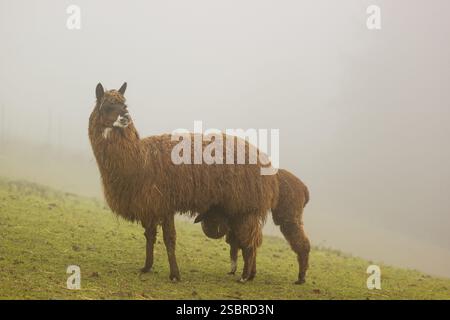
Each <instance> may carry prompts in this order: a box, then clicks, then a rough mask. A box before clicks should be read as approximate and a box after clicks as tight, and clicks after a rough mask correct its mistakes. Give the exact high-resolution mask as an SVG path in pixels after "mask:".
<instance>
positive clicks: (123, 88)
mask: <svg viewBox="0 0 450 320" xmlns="http://www.w3.org/2000/svg"><path fill="white" fill-rule="evenodd" d="M125 90H127V83H126V82H124V83H123V85H122V86H121V87H120V89H119V92H120V93H121V94H122V95H124V94H125Z"/></svg>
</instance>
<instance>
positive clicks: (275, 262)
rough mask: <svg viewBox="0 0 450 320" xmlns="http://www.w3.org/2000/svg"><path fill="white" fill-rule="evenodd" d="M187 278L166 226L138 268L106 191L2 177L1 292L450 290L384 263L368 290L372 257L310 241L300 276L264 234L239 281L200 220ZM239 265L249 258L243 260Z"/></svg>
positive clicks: (113, 295)
mask: <svg viewBox="0 0 450 320" xmlns="http://www.w3.org/2000/svg"><path fill="white" fill-rule="evenodd" d="M177 232H178V243H177V257H178V263H179V266H180V270H181V277H182V281H181V282H179V283H172V282H170V281H169V279H168V273H169V271H168V263H167V257H166V252H165V248H164V244H163V243H162V239H161V235H160V234H159V235H158V241H157V244H156V248H155V265H154V269H153V271H152V272H151V273H148V274H144V275H141V274H140V273H139V269H140V267H141V266H142V264H143V261H144V254H145V252H144V245H145V241H144V236H143V230H142V228H141V227H140V226H139V225H136V224H131V223H128V222H125V221H122V220H120V219H119V218H117V217H115V216H114V215H113V214H112V213H111V212H110V211H109V210H108V209H107V208H105V207H104V205H103V203H102V202H101V201H98V200H95V199H88V198H82V197H78V196H75V195H72V194H67V193H62V192H56V191H53V190H51V189H47V188H45V187H41V186H38V185H34V184H30V183H26V182H17V181H8V180H5V179H1V180H0V298H1V299H439V298H440V299H449V298H450V280H448V279H438V278H433V277H430V276H427V275H424V274H422V273H419V272H417V271H411V270H403V269H398V268H392V267H388V266H384V265H380V266H381V270H382V290H368V289H367V287H366V279H367V274H366V273H365V271H366V268H367V266H368V265H369V264H370V262H368V261H365V260H362V259H360V258H355V257H351V256H348V255H344V254H342V253H339V252H336V251H332V250H324V249H317V248H316V249H313V250H312V253H311V259H310V260H311V267H310V271H309V273H308V278H307V283H306V284H304V285H302V286H298V285H294V284H293V281H294V280H295V279H296V274H297V263H296V257H295V255H294V253H293V252H292V251H291V250H290V248H289V247H288V245H287V243H286V242H285V241H284V240H283V239H278V238H274V237H265V239H264V243H263V245H262V247H261V249H260V250H259V251H258V275H257V277H256V279H255V280H254V281H253V282H249V283H246V284H240V283H237V282H236V277H233V276H229V275H227V271H228V268H229V262H228V247H227V245H226V243H225V241H224V240H210V239H208V238H206V237H205V236H204V235H203V234H202V233H201V230H200V227H199V226H198V225H193V224H192V223H190V222H183V221H178V222H177ZM239 262H240V267H241V266H242V261H241V260H240V261H239ZM69 265H78V266H80V268H81V277H82V281H81V286H82V288H81V290H68V289H67V288H66V281H67V277H68V276H69V275H68V274H66V269H67V267H68V266H69Z"/></svg>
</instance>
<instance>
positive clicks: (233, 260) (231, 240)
mask: <svg viewBox="0 0 450 320" xmlns="http://www.w3.org/2000/svg"><path fill="white" fill-rule="evenodd" d="M226 242H227V243H228V244H229V245H230V264H231V270H230V272H228V274H230V275H234V274H235V273H236V270H237V260H238V254H239V244H238V242H237V239H236V237H235V236H234V235H233V233H232V232H229V233H228V234H227V237H226Z"/></svg>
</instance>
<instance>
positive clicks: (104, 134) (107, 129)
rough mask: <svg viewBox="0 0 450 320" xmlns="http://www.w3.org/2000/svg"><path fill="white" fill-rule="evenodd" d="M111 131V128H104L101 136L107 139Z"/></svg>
mask: <svg viewBox="0 0 450 320" xmlns="http://www.w3.org/2000/svg"><path fill="white" fill-rule="evenodd" d="M111 131H112V128H105V130H103V138H105V139H108V137H109V134H110V133H111Z"/></svg>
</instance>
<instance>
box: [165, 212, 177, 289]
mask: <svg viewBox="0 0 450 320" xmlns="http://www.w3.org/2000/svg"><path fill="white" fill-rule="evenodd" d="M162 229H163V238H164V244H165V246H166V250H167V257H168V258H169V266H170V275H169V278H170V280H172V281H179V280H180V271H179V270H178V264H177V258H176V256H175V246H176V238H177V235H176V231H175V218H174V216H170V217H168V218H167V219H165V220H164V222H163V225H162Z"/></svg>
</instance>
